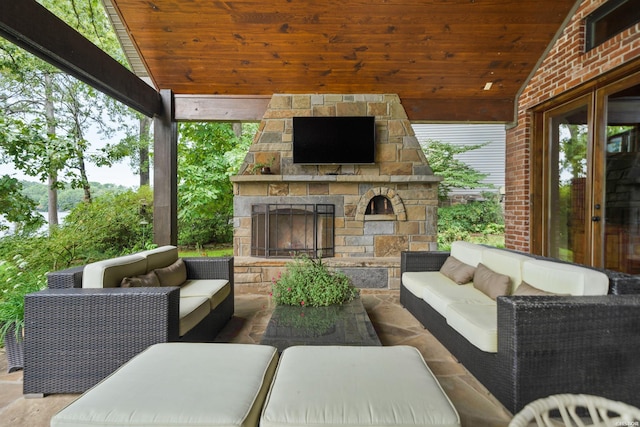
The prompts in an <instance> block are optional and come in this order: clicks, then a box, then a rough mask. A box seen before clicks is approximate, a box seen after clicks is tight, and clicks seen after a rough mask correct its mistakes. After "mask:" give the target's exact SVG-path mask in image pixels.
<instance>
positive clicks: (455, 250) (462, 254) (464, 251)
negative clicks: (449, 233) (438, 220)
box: [451, 240, 486, 267]
mask: <svg viewBox="0 0 640 427" xmlns="http://www.w3.org/2000/svg"><path fill="white" fill-rule="evenodd" d="M485 250H486V248H485V247H484V246H480V245H476V244H475V243H469V242H463V241H461V240H459V241H455V242H453V243H451V256H452V257H455V258H457V259H458V260H460V261H462V262H464V263H465V264H469V265H470V266H472V267H477V266H478V263H480V262H482V253H483V251H485Z"/></svg>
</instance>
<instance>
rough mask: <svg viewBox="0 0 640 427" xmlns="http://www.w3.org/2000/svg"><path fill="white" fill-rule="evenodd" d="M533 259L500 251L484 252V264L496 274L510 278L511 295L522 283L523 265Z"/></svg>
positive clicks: (489, 250)
mask: <svg viewBox="0 0 640 427" xmlns="http://www.w3.org/2000/svg"><path fill="white" fill-rule="evenodd" d="M532 259H533V258H531V257H529V256H526V255H522V254H517V253H513V252H509V251H503V250H500V249H485V250H484V251H483V252H482V263H483V264H484V265H486V266H487V267H488V268H490V269H491V270H493V271H495V272H496V273H500V274H504V275H507V276H509V278H510V279H511V290H510V292H509V294H512V293H513V291H514V290H515V289H516V287H518V285H520V283H521V282H522V265H523V264H524V262H525V261H529V260H532Z"/></svg>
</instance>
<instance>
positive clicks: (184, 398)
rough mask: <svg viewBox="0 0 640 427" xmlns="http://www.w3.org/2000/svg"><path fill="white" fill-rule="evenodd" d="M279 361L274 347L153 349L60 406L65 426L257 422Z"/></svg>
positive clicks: (246, 425)
mask: <svg viewBox="0 0 640 427" xmlns="http://www.w3.org/2000/svg"><path fill="white" fill-rule="evenodd" d="M277 360H278V353H277V350H276V349H275V348H274V347H270V346H264V345H251V344H203V343H164V344H156V345H154V346H151V347H149V348H148V349H147V350H145V351H144V352H142V353H140V354H139V355H138V356H136V357H134V358H133V359H131V360H130V361H129V362H127V363H126V364H124V365H123V366H122V367H121V368H120V369H118V370H117V371H116V372H114V373H113V374H111V375H110V376H109V377H107V378H105V379H104V380H103V381H102V382H100V383H98V384H97V385H96V386H95V387H93V388H91V389H90V390H88V391H87V392H85V393H84V394H83V395H82V396H80V397H79V398H78V399H77V400H76V401H74V402H73V403H71V404H70V405H69V406H67V407H66V408H64V409H62V410H61V411H60V412H58V413H57V414H56V415H55V416H54V417H53V418H52V419H51V426H52V427H60V426H74V427H78V426H189V425H194V426H205V425H206V426H216V427H218V426H219V427H255V426H257V423H258V420H259V417H260V410H261V409H262V404H263V402H264V398H265V396H266V394H267V391H268V389H269V384H270V383H271V380H272V378H273V373H274V372H275V369H276V365H277Z"/></svg>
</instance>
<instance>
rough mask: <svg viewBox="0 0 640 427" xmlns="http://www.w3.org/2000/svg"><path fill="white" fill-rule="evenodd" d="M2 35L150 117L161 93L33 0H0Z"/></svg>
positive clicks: (157, 111)
mask: <svg viewBox="0 0 640 427" xmlns="http://www.w3.org/2000/svg"><path fill="white" fill-rule="evenodd" d="M0 36H2V37H4V38H6V39H7V40H9V41H11V42H12V43H15V44H16V45H18V46H20V47H22V48H23V49H25V50H27V51H29V52H31V53H33V54H34V55H36V56H38V57H40V58H41V59H43V60H44V61H46V62H48V63H50V64H52V65H54V66H55V67H57V68H59V69H60V70H62V71H64V72H66V73H68V74H70V75H72V76H74V77H76V78H77V79H79V80H82V81H83V82H85V83H87V84H88V85H90V86H93V87H94V88H96V89H98V90H99V91H101V92H104V93H105V94H107V95H108V96H110V97H112V98H114V99H116V100H118V101H120V102H122V103H124V104H126V105H128V106H129V107H131V108H133V109H135V110H137V111H139V112H140V113H142V114H145V115H147V116H149V117H153V116H154V115H156V114H158V113H160V112H161V111H162V110H161V105H162V104H161V99H160V94H159V93H158V92H157V91H156V90H155V89H153V88H152V87H151V86H149V85H148V84H146V83H145V82H144V81H142V80H141V79H140V78H138V77H137V76H136V75H135V74H133V73H132V72H131V71H129V70H128V69H127V68H125V67H124V66H122V65H121V64H120V63H119V62H118V61H116V60H115V59H113V58H111V57H110V56H109V55H107V54H106V53H105V52H104V51H102V50H101V49H99V48H98V47H96V46H95V45H94V44H93V43H91V42H90V41H89V40H87V39H86V38H85V37H83V36H82V35H81V34H79V33H78V32H77V31H75V30H74V29H73V28H71V27H70V26H68V25H67V24H66V23H65V22H64V21H62V20H60V19H59V18H58V17H57V16H55V15H54V14H53V13H51V12H49V11H48V10H47V9H46V8H44V7H43V6H41V5H40V4H38V3H37V2H36V1H34V0H12V1H0Z"/></svg>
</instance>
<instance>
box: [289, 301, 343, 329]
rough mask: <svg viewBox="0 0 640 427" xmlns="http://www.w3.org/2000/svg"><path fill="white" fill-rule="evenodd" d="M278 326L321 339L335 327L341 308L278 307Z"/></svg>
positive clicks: (335, 306)
mask: <svg viewBox="0 0 640 427" xmlns="http://www.w3.org/2000/svg"><path fill="white" fill-rule="evenodd" d="M278 311H279V312H278V324H279V325H283V326H287V327H289V328H295V329H298V330H300V331H302V332H303V333H304V334H305V336H313V337H319V336H322V335H324V334H326V333H327V331H329V330H330V329H331V328H333V327H335V325H336V319H337V318H338V316H340V312H341V307H340V306H338V305H335V304H334V305H330V306H327V307H306V306H295V305H291V306H281V307H278Z"/></svg>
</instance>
